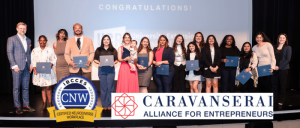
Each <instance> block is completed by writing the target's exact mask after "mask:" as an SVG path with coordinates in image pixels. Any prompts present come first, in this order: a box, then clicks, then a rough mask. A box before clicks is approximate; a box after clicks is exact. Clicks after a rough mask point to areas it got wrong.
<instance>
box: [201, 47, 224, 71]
mask: <svg viewBox="0 0 300 128" xmlns="http://www.w3.org/2000/svg"><path fill="white" fill-rule="evenodd" d="M214 49H215V58H213V59H214V63H212V58H211V52H209V53H208V54H206V47H204V48H203V49H202V50H201V53H202V62H203V67H204V68H209V67H210V66H212V67H216V66H218V67H219V68H220V63H221V51H220V48H218V49H217V48H214Z"/></svg>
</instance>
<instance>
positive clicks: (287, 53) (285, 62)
mask: <svg viewBox="0 0 300 128" xmlns="http://www.w3.org/2000/svg"><path fill="white" fill-rule="evenodd" d="M276 49H277V47H276V46H274V51H275V50H276ZM282 49H283V56H282V59H281V60H280V62H279V64H278V67H279V70H286V69H290V65H289V62H290V61H291V57H292V47H291V46H283V47H282ZM276 59H277V58H276Z"/></svg>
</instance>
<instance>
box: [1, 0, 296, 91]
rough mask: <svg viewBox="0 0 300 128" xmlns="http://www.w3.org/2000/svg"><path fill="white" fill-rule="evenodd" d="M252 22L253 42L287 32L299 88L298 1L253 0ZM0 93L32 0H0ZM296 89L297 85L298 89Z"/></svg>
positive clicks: (30, 30) (8, 85)
mask: <svg viewBox="0 0 300 128" xmlns="http://www.w3.org/2000/svg"><path fill="white" fill-rule="evenodd" d="M252 4H253V9H252V10H253V13H252V15H253V22H252V32H253V37H252V40H253V42H252V44H253V45H255V44H257V43H256V42H255V34H256V33H257V32H258V31H263V32H265V33H266V35H267V36H268V37H269V38H270V39H271V41H272V43H273V44H276V41H277V36H278V35H279V34H280V33H286V34H287V35H288V40H289V45H290V46H291V47H292V59H291V62H290V67H291V70H290V72H289V78H290V79H289V83H288V85H287V87H288V89H299V81H300V77H299V76H300V75H299V71H300V68H299V66H298V65H299V64H298V61H297V60H298V59H297V56H299V55H300V53H299V52H300V43H298V42H297V35H299V34H300V32H299V28H300V26H299V25H300V24H299V23H300V8H299V7H300V1H299V0H253V1H252ZM0 17H1V20H0V27H1V28H2V29H3V28H4V31H0V35H1V36H0V42H1V43H0V48H1V49H0V60H1V62H0V71H1V74H2V75H1V77H0V82H1V84H0V94H12V87H13V84H12V74H11V69H10V64H9V61H8V58H7V54H6V43H7V38H8V37H10V36H13V35H16V33H17V31H16V25H17V23H18V22H24V23H26V24H27V33H26V36H27V37H28V38H30V39H31V40H32V44H31V49H33V48H34V47H35V46H34V42H35V40H33V39H35V38H34V7H33V0H1V1H0ZM299 90H300V89H299ZM29 92H30V93H35V87H34V86H33V85H32V82H31V81H30V91H29Z"/></svg>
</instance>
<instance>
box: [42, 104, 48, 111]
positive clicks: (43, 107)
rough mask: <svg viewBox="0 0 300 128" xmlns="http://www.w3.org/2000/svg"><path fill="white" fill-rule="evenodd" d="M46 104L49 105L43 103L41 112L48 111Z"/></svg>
mask: <svg viewBox="0 0 300 128" xmlns="http://www.w3.org/2000/svg"><path fill="white" fill-rule="evenodd" d="M46 104H47V102H44V103H43V106H42V108H41V111H44V110H45V109H46Z"/></svg>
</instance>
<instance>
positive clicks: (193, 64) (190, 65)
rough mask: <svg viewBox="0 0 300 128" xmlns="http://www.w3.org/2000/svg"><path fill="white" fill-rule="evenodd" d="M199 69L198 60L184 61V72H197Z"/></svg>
mask: <svg viewBox="0 0 300 128" xmlns="http://www.w3.org/2000/svg"><path fill="white" fill-rule="evenodd" d="M198 69H199V60H187V61H186V70H189V71H190V70H198Z"/></svg>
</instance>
